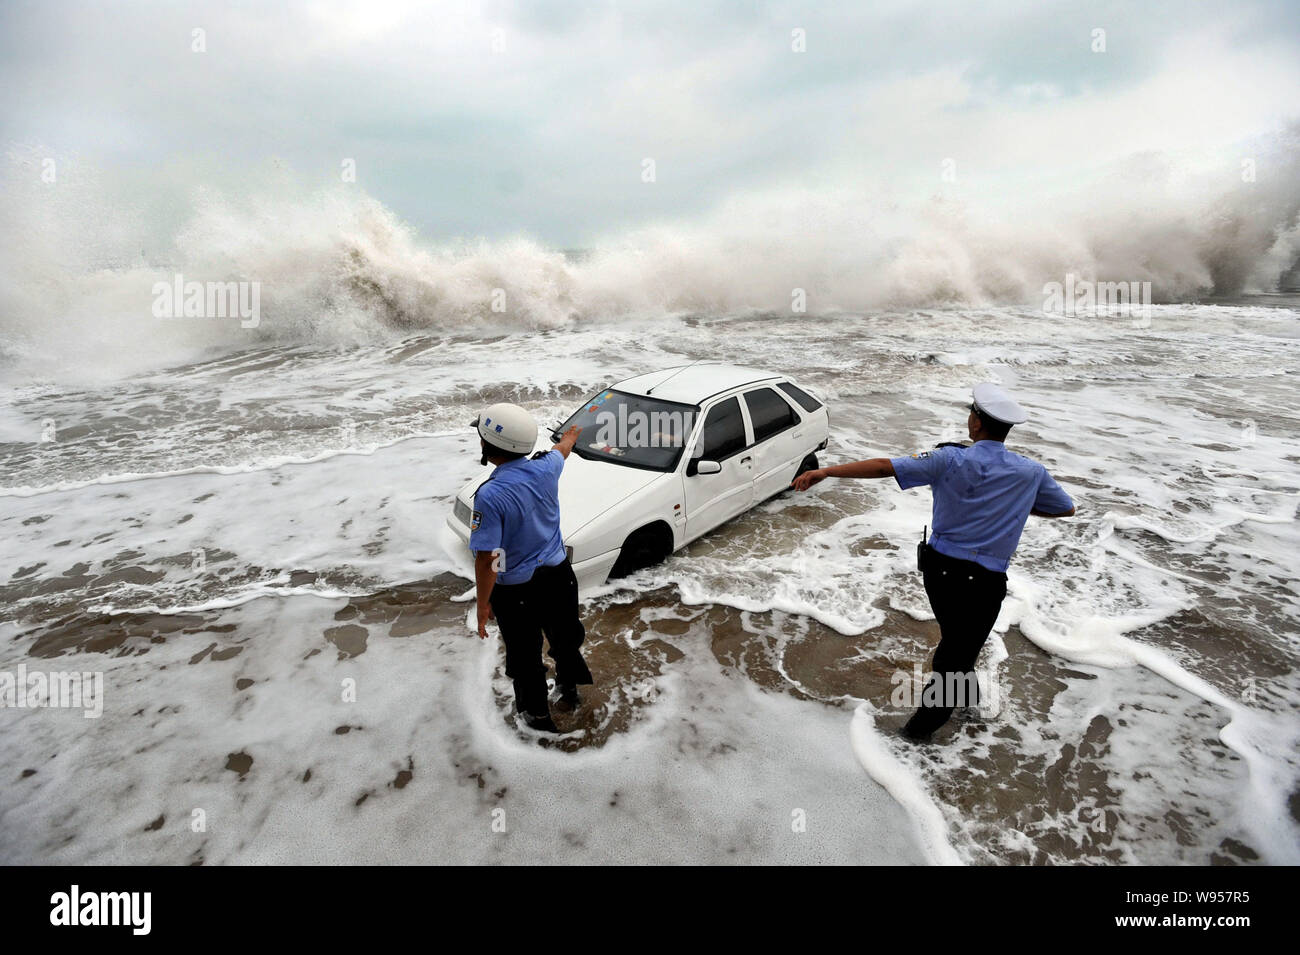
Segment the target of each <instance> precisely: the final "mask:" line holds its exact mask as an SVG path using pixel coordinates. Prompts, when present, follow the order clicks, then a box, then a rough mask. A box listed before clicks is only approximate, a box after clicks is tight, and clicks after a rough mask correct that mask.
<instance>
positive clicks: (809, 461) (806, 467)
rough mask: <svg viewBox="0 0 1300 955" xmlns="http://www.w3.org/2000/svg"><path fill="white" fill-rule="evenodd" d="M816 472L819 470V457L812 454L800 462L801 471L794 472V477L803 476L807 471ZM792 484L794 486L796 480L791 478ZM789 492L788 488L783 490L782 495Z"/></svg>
mask: <svg viewBox="0 0 1300 955" xmlns="http://www.w3.org/2000/svg"><path fill="white" fill-rule="evenodd" d="M816 470H817V455H815V454H810V455H808V456H807V457H805V458H804V459H803V460H802V461H800V462H799V470H797V471H795V472H794V477H798V476H799V475H800V474H803V473H804V472H806V471H816ZM790 482H791V483H792V484H793V483H794V478H791V479H790ZM788 490H790V489H789V488H788V487H787V488H783V489H782V490H781V492H780V493H782V494H784V493H785V492H786V491H788Z"/></svg>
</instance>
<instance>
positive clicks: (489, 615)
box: [478, 604, 496, 640]
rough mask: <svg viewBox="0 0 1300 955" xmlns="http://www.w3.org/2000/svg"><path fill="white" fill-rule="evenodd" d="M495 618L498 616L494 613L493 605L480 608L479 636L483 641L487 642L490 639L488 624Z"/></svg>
mask: <svg viewBox="0 0 1300 955" xmlns="http://www.w3.org/2000/svg"><path fill="white" fill-rule="evenodd" d="M495 618H496V614H494V613H493V612H492V605H491V604H488V605H487V606H486V607H479V608H478V635H479V637H480V638H481V639H483V640H486V639H487V638H488V632H487V622H488V621H489V620H493V619H495Z"/></svg>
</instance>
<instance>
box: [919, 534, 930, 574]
mask: <svg viewBox="0 0 1300 955" xmlns="http://www.w3.org/2000/svg"><path fill="white" fill-rule="evenodd" d="M929 529H930V525H929V524H926V525H925V526H924V527H922V528H921V543H919V544H917V545H916V569H917V570H919V571H921V572H922V573H924V572H925V549H926V548H927V547H928V546H929V545H928V544H926V542H925V535H926V532H927V531H928V530H929Z"/></svg>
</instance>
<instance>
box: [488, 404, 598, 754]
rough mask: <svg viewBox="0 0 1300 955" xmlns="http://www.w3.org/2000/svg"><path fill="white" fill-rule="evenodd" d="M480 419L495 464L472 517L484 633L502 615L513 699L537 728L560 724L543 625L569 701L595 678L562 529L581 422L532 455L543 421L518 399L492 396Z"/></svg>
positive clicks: (571, 704) (575, 701) (568, 704)
mask: <svg viewBox="0 0 1300 955" xmlns="http://www.w3.org/2000/svg"><path fill="white" fill-rule="evenodd" d="M474 425H475V427H476V429H477V430H478V433H479V440H480V445H481V448H482V458H481V460H482V462H483V463H484V464H488V463H491V464H494V465H496V470H494V471H493V472H492V475H491V477H489V478H488V479H487V480H486V481H484V482H483V483H482V484H480V485H479V487H478V490H477V491H476V492H475V494H474V508H473V513H472V515H471V517H470V537H469V545H470V549H471V550H473V551H474V581H475V585H476V588H477V589H476V592H477V597H478V633H479V636H480V637H482V638H483V639H485V640H486V639H487V635H488V633H487V622H488V620H490V619H492V618H493V617H495V618H496V621H497V626H498V627H499V628H500V629H501V639H502V640H503V641H504V642H505V645H506V675H507V676H508V677H510V679H511V680H513V681H514V685H515V706H516V708H517V709H518V710H519V713H520V715H521V716H522V717H523V720H524V722H525V723H527V724H528V725H529V726H530V727H532V728H533V729H535V730H540V731H543V732H550V733H554V732H556V726H555V723H554V721H553V720H552V719H551V711H550V706H549V704H548V701H547V688H546V665H545V664H544V663H543V662H542V635H543V634H545V636H546V640H547V643H548V644H549V645H550V655H551V659H552V660H554V661H555V682H556V686H557V688H558V689H559V691H560V706H561V707H562V708H564V709H569V710H571V709H574V708H575V707H577V706H578V705H579V703H580V702H581V697H580V696H579V694H578V685H579V684H589V683H591V682H592V677H591V671H590V670H589V669H588V668H587V663H586V661H585V660H583V658H582V652H581V650H580V648H581V646H582V641H583V639H584V637H585V636H586V631H585V629H584V628H583V626H582V621H581V619H579V616H578V580H577V577H575V576H574V573H573V567H572V566H570V564H569V559H568V555H567V553H566V552H565V550H564V540H563V538H561V536H560V498H559V488H560V472H561V471H563V470H564V462H565V460H566V459H567V458H568V456H569V452H570V451H572V450H573V445H574V442H575V441H577V439H578V431H579V429H578V428H570V429H569V430H568V431H567V432H565V434H564V436H563V437H562V438H561V439H560V442H559V444H557V445H555V447H553V448H551V450H549V451H539V452H537V453H536V454H534V455H533V456H532V457H531V458H530V457H528V453H529V452H530V451H532V450H533V445H534V444H535V443H536V441H537V423H536V422H535V421H534V420H533V416H532V415H530V414H529V413H528V412H527V411H525V410H524V409H523V408H520V407H519V406H518V405H512V404H495V405H492V407H490V408H488V409H487V410H486V411H484V412H483V413H482V414H480V415H479V416H478V418H476V419H475V420H474Z"/></svg>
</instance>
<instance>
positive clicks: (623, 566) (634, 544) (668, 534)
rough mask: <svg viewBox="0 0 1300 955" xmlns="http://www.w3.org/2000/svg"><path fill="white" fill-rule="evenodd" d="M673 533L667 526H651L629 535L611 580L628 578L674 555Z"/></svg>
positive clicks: (620, 551) (611, 571)
mask: <svg viewBox="0 0 1300 955" xmlns="http://www.w3.org/2000/svg"><path fill="white" fill-rule="evenodd" d="M672 550H673V545H672V531H670V530H668V529H667V527H666V526H663V525H656V524H651V525H649V526H647V527H642V528H639V529H638V530H635V531H633V532H632V533H631V534H629V535H628V538H627V540H625V541H624V542H623V546H622V548H621V549H620V550H619V552H618V560H616V561H614V566H613V568H611V569H610V572H609V576H610V579H613V578H615V577H626V576H628V575H629V574H634V573H636V572H637V571H638V570H641V569H642V568H644V567H653V566H654V565H655V564H657V563H659V562H660V561H662V560H663V559H664V558H666V557H667V556H668V555H669V554H671V553H672Z"/></svg>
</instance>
